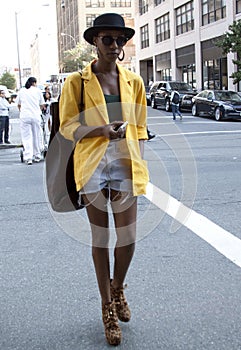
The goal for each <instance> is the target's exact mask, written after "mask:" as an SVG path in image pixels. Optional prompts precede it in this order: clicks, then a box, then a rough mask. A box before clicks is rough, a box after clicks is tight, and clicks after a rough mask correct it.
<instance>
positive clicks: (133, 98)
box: [60, 13, 148, 345]
mask: <svg viewBox="0 0 241 350" xmlns="http://www.w3.org/2000/svg"><path fill="white" fill-rule="evenodd" d="M134 33H135V31H134V29H132V28H128V27H126V26H125V22H124V19H123V17H122V16H120V15H118V14H115V13H106V14H103V15H100V16H98V17H96V19H95V20H94V25H93V27H89V28H88V29H86V31H85V32H84V38H85V40H86V41H87V42H88V43H89V44H91V45H94V46H95V47H96V50H97V56H98V59H95V60H94V61H92V62H91V63H90V64H89V65H88V66H87V67H85V69H84V70H83V72H82V77H81V75H80V74H79V73H78V72H77V73H74V74H72V75H70V76H69V77H67V79H66V81H65V83H64V86H63V90H62V93H61V97H60V131H61V133H62V134H63V136H64V137H66V138H67V139H71V140H72V141H74V142H75V144H76V147H75V153H74V171H75V181H76V184H77V190H79V191H80V194H81V196H82V198H83V200H84V203H85V206H86V210H87V215H88V219H89V222H90V227H91V232H92V256H93V261H94V267H95V273H96V277H97V282H98V286H99V292H100V296H101V301H102V320H103V324H104V328H105V336H106V339H107V341H108V343H109V344H110V345H118V344H120V342H121V337H122V335H121V329H120V326H119V322H118V318H119V320H120V321H122V322H128V321H129V320H130V318H131V311H130V308H129V306H128V303H127V301H126V298H125V295H124V286H123V284H124V280H125V277H126V274H127V271H128V268H129V266H130V263H131V261H132V258H133V255H134V250H135V240H136V219H137V196H139V195H142V194H144V193H145V191H146V185H147V182H148V171H147V167H146V162H145V161H144V160H143V159H142V158H143V152H144V140H147V139H148V136H147V128H146V95H145V87H144V84H143V81H142V79H141V77H140V76H138V75H137V74H135V73H133V72H131V71H129V70H127V69H125V68H124V67H123V66H121V65H119V64H117V63H116V61H117V59H118V60H120V61H122V60H123V59H124V50H123V47H124V46H125V44H126V43H127V41H128V40H130V39H131V38H132V37H133V35H134ZM81 79H83V85H84V87H83V89H84V90H83V97H84V117H83V118H84V120H82V119H83V118H82V119H81V120H80V119H79V106H80V105H81ZM76 116H78V117H77V118H76ZM126 121H127V122H128V123H129V124H128V125H127V126H126V128H123V129H122V128H121V125H123V123H124V122H126ZM108 203H110V207H111V211H112V214H113V217H114V224H115V233H116V237H117V240H116V245H115V249H114V267H113V276H112V277H111V273H110V258H109V239H110V227H109V219H108V208H109V206H108Z"/></svg>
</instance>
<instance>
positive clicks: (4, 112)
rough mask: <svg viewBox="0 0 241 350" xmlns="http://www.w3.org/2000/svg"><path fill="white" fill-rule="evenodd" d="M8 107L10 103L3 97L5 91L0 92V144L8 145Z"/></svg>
mask: <svg viewBox="0 0 241 350" xmlns="http://www.w3.org/2000/svg"><path fill="white" fill-rule="evenodd" d="M9 107H10V103H9V102H8V100H7V99H6V97H5V91H4V90H0V144H2V143H3V139H4V143H7V144H10V143H11V142H10V141H9ZM3 134H4V138H3Z"/></svg>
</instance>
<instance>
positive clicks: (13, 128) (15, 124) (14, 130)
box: [0, 118, 22, 150]
mask: <svg viewBox="0 0 241 350" xmlns="http://www.w3.org/2000/svg"><path fill="white" fill-rule="evenodd" d="M9 141H10V142H11V144H9V145H8V144H2V145H0V150H1V149H8V148H16V147H22V141H21V133H20V119H19V118H10V119H9Z"/></svg>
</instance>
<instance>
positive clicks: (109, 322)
mask: <svg viewBox="0 0 241 350" xmlns="http://www.w3.org/2000/svg"><path fill="white" fill-rule="evenodd" d="M102 320H103V323H104V327H105V336H106V340H107V342H108V343H109V344H110V345H119V344H120V342H121V329H120V327H119V324H118V317H117V314H116V307H115V303H114V301H112V302H111V303H108V304H105V305H103V306H102Z"/></svg>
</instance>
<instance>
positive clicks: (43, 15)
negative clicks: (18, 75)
mask: <svg viewBox="0 0 241 350" xmlns="http://www.w3.org/2000/svg"><path fill="white" fill-rule="evenodd" d="M47 5H49V6H47ZM50 5H51V6H50ZM53 6H55V0H0V31H1V39H0V46H1V54H0V67H4V66H6V67H11V66H12V67H18V55H17V52H18V51H17V39H16V37H17V36H16V23H15V17H17V28H18V40H19V55H20V62H21V66H23V67H24V66H25V67H27V66H29V64H30V58H29V46H30V44H31V42H32V41H33V39H34V38H35V35H36V33H37V31H38V28H43V27H45V28H46V27H48V28H49V30H50V28H51V12H50V10H51V7H53ZM15 13H17V16H15Z"/></svg>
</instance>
